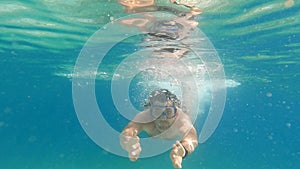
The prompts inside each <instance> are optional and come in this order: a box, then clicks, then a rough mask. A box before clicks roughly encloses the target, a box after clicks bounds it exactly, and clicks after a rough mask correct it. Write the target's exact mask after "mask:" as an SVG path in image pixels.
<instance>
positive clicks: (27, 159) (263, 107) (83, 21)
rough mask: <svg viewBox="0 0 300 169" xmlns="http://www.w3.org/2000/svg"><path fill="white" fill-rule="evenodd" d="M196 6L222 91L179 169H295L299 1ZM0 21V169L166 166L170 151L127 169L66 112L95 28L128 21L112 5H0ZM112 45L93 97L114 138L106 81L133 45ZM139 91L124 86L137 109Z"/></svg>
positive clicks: (104, 1)
mask: <svg viewBox="0 0 300 169" xmlns="http://www.w3.org/2000/svg"><path fill="white" fill-rule="evenodd" d="M157 3H158V4H159V5H168V4H167V3H166V2H164V1H157ZM201 5H202V6H201ZM199 6H200V8H201V7H202V8H201V9H202V10H203V13H202V14H201V15H199V16H198V17H197V18H196V19H197V21H198V22H199V25H198V27H197V28H199V29H200V30H201V31H202V32H203V33H204V34H205V35H206V37H207V38H208V39H209V40H210V41H211V43H212V44H213V46H214V47H215V50H216V52H217V53H218V55H219V58H220V61H221V62H222V64H223V66H224V70H225V75H226V80H227V81H226V82H228V84H227V87H228V88H227V95H226V102H225V108H224V112H223V116H222V118H221V121H220V123H219V125H218V127H217V128H216V130H215V132H214V133H213V135H212V136H211V137H210V138H209V139H208V140H207V141H205V142H204V143H201V144H199V145H198V147H197V149H196V150H195V152H194V153H193V154H191V155H190V156H189V157H187V158H186V159H185V160H184V161H183V168H189V169H220V168H222V169H253V168H255V169H287V168H288V169H298V168H300V108H299V107H300V83H299V82H300V58H299V55H300V29H299V26H300V15H299V14H300V4H299V2H297V1H295V2H294V1H292V0H287V1H285V0H271V1H266V0H263V1H254V0H250V1H247V2H244V1H238V0H233V1H229V0H216V1H213V0H211V1H202V3H199ZM0 14H1V18H0V21H1V22H0V29H1V34H0V37H1V38H0V70H1V73H0V78H1V83H0V136H1V139H0V168H1V169H2V168H3V169H16V168H18V169H67V168H68V169H115V168H128V169H129V168H130V169H132V168H137V169H148V168H151V169H152V168H173V167H172V164H171V162H170V159H169V151H167V152H165V153H162V154H160V155H158V156H154V157H150V158H142V159H139V160H138V161H136V162H131V161H130V160H129V159H128V158H125V157H120V156H117V155H115V154H113V153H111V152H109V151H107V150H104V149H102V148H101V147H99V146H98V145H97V144H95V143H94V142H93V140H91V139H90V138H89V136H88V135H87V134H86V132H85V131H84V130H83V128H82V127H81V125H80V122H79V120H78V118H77V114H76V111H75V109H74V105H73V100H72V98H73V96H72V79H73V77H74V74H73V71H74V66H75V64H76V60H77V58H78V56H79V54H80V52H81V50H82V48H83V46H84V45H85V43H86V42H87V40H88V39H89V38H90V37H91V36H92V35H93V34H94V33H95V32H96V31H98V30H99V29H103V26H105V25H106V24H108V23H110V22H113V21H115V20H116V19H118V18H121V17H124V16H127V15H128V14H127V13H126V12H124V9H123V7H122V6H121V5H119V4H118V3H117V2H116V1H114V0H74V1H72V0H67V1H59V0H39V1H37V0H30V1H18V0H1V1H0ZM138 38H139V37H137V39H138ZM113 39H114V37H112V39H107V42H109V41H111V40H113ZM135 40H136V39H133V40H132V41H135ZM103 43H106V42H103ZM118 45H119V48H120V49H122V50H111V51H110V53H109V54H108V55H107V60H105V61H104V62H105V63H106V65H108V66H107V67H105V68H103V69H101V68H100V69H101V72H98V74H97V79H96V81H95V82H96V83H95V91H96V95H97V98H98V99H99V100H100V102H101V103H102V104H101V111H102V112H105V118H106V120H107V121H108V122H109V123H110V124H111V126H112V127H113V128H115V129H116V130H117V131H121V130H122V128H123V127H124V126H125V125H126V124H127V122H128V120H125V119H124V118H122V117H120V115H119V114H118V111H117V109H116V108H115V105H114V102H113V100H112V97H111V88H110V85H111V81H110V80H109V77H110V76H111V74H113V72H114V69H113V68H115V66H116V65H117V64H118V62H120V60H122V59H123V58H121V57H120V55H122V56H123V55H124V53H130V52H133V51H135V49H136V46H134V45H133V43H131V42H130V39H129V42H126V43H120V44H118ZM140 90H142V89H141V88H138V86H131V89H130V96H131V98H132V99H133V100H134V99H136V98H138V100H135V102H136V103H137V104H141V103H142V101H141V100H142V99H145V98H143V97H145V93H142V94H141V93H140ZM137 106H139V105H137ZM195 126H196V128H197V130H200V129H201V124H195ZM103 137H105V136H103Z"/></svg>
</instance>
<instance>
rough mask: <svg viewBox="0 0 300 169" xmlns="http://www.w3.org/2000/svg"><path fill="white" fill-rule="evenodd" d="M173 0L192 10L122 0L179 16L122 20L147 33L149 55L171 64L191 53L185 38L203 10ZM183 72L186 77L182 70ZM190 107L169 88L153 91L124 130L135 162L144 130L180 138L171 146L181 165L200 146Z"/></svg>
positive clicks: (135, 9) (131, 8)
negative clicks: (185, 108)
mask: <svg viewBox="0 0 300 169" xmlns="http://www.w3.org/2000/svg"><path fill="white" fill-rule="evenodd" d="M170 2H171V3H172V4H176V5H183V6H185V7H187V8H188V9H189V12H182V11H179V10H177V9H175V8H171V7H165V6H156V5H155V2H154V0H119V3H120V4H122V5H123V6H124V7H125V9H126V11H127V12H128V13H140V12H154V11H168V12H170V13H172V14H175V15H176V16H177V17H175V18H174V19H172V20H157V19H156V18H155V17H154V16H152V15H151V14H149V15H148V13H146V14H145V17H144V18H126V19H123V20H120V22H121V23H122V24H124V25H128V26H133V27H138V28H139V29H140V30H142V32H147V36H145V39H144V42H145V43H143V45H144V46H142V47H145V48H148V49H149V48H151V50H152V51H153V52H152V54H151V56H149V57H154V58H167V59H165V60H163V61H167V62H168V63H169V64H171V62H173V61H174V60H178V59H179V58H182V57H183V56H185V55H186V54H187V53H188V52H189V46H188V45H190V44H191V42H190V41H189V40H188V41H186V40H187V39H189V36H190V35H191V34H190V32H191V31H192V30H193V29H194V28H195V27H197V25H198V22H196V21H195V20H194V18H195V16H196V15H198V14H200V13H201V10H200V9H198V8H196V7H193V6H189V5H187V4H181V3H178V2H176V1H174V0H170ZM149 23H150V24H149ZM149 25H151V26H149ZM168 58H170V59H168ZM158 61H162V60H158ZM174 62H176V61H174ZM154 65H155V64H154ZM171 65H174V68H171V69H178V67H176V64H171ZM181 74H182V76H185V74H184V72H183V71H182V70H181ZM185 106H186V105H185ZM187 110H188V109H187ZM187 110H182V108H181V105H180V101H179V100H178V99H177V97H176V96H175V95H174V94H172V93H171V92H170V91H168V90H166V89H159V90H155V91H153V92H152V93H151V94H150V96H149V98H148V100H147V104H146V105H145V106H144V110H143V111H142V112H140V113H138V114H137V115H136V116H135V118H134V119H133V120H132V121H131V122H129V124H128V125H127V126H126V127H125V128H124V130H123V131H122V133H121V136H120V144H121V147H122V148H123V149H124V150H126V151H127V152H128V156H129V158H130V160H132V161H136V160H137V159H138V158H139V155H140V152H141V151H142V147H141V145H140V142H139V136H138V134H139V133H140V132H142V131H145V132H146V133H147V134H148V135H149V136H151V137H155V138H162V139H174V138H177V137H179V138H181V140H178V141H176V142H175V143H174V145H173V146H172V150H171V153H170V158H171V161H172V163H173V166H174V167H175V168H182V159H184V158H185V157H186V156H188V155H189V154H191V153H192V152H193V151H194V150H195V148H196V147H197V145H198V139H197V132H196V129H195V128H194V126H193V124H192V121H191V117H190V116H189V115H188V114H189V112H187Z"/></svg>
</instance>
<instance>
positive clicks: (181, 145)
mask: <svg viewBox="0 0 300 169" xmlns="http://www.w3.org/2000/svg"><path fill="white" fill-rule="evenodd" d="M197 146H198V138H197V132H196V129H195V128H194V127H192V128H191V129H190V130H189V132H188V133H187V134H186V135H185V136H184V137H183V138H182V140H181V141H180V142H179V141H177V142H176V143H175V144H174V145H173V148H172V151H171V154H170V158H171V160H172V163H173V166H174V167H175V168H182V166H181V163H182V159H184V158H185V157H186V156H188V155H189V154H191V153H192V152H193V151H194V150H195V148H196V147H197Z"/></svg>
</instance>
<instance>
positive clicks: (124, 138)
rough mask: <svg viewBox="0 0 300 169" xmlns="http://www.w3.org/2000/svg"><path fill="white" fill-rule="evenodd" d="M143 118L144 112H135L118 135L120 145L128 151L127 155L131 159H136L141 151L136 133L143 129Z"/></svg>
mask: <svg viewBox="0 0 300 169" xmlns="http://www.w3.org/2000/svg"><path fill="white" fill-rule="evenodd" d="M144 118H145V112H141V113H139V114H137V115H136V117H135V118H134V119H133V120H132V121H131V122H129V123H128V125H127V126H126V127H125V128H124V129H123V131H122V133H121V135H120V144H121V147H122V148H123V149H124V150H126V151H127V152H128V157H129V158H130V160H131V161H136V160H137V159H138V157H139V155H140V153H141V151H142V148H141V145H140V138H139V137H138V134H139V133H140V132H141V131H143V130H144V126H145V124H144V123H142V119H144Z"/></svg>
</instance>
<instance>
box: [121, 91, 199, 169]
mask: <svg viewBox="0 0 300 169" xmlns="http://www.w3.org/2000/svg"><path fill="white" fill-rule="evenodd" d="M144 107H145V109H144V110H143V111H142V112H140V113H138V114H137V115H136V116H135V118H134V119H133V120H132V121H131V122H130V123H129V124H128V125H127V126H126V127H125V128H124V130H123V131H122V133H121V136H120V144H121V146H122V148H123V149H124V150H126V151H127V152H128V156H129V158H130V160H131V161H136V160H137V159H138V157H139V154H140V152H141V151H142V148H141V145H140V142H139V137H138V134H139V133H140V132H142V131H145V132H146V133H147V134H148V135H149V136H151V137H156V138H162V139H173V138H177V137H180V138H182V139H181V140H180V141H176V142H175V144H174V145H173V147H172V150H171V153H170V158H171V160H172V163H173V166H174V167H175V168H182V165H181V163H182V159H184V158H185V157H186V156H188V155H189V154H191V153H192V152H193V151H194V150H195V148H196V147H197V145H198V138H197V132H196V129H195V128H194V126H193V124H192V121H191V119H190V117H189V116H188V114H186V113H184V112H183V110H182V109H181V108H180V101H179V100H178V99H177V97H176V96H175V95H174V94H172V93H171V92H170V91H168V90H166V89H160V90H155V91H153V92H152V93H151V94H150V96H149V98H148V100H147V102H146V104H145V106H144Z"/></svg>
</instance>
